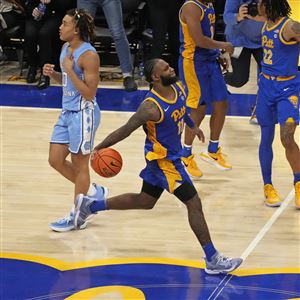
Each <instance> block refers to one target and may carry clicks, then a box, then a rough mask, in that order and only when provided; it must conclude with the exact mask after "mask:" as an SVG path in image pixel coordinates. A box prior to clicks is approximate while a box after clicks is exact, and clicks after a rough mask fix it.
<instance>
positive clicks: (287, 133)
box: [280, 123, 296, 145]
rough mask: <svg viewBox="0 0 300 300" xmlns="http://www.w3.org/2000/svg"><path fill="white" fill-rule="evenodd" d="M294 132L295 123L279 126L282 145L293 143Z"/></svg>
mask: <svg viewBox="0 0 300 300" xmlns="http://www.w3.org/2000/svg"><path fill="white" fill-rule="evenodd" d="M295 130H296V124H295V123H285V124H284V125H282V126H280V139H281V142H282V144H283V145H288V144H291V143H293V142H294V135H295Z"/></svg>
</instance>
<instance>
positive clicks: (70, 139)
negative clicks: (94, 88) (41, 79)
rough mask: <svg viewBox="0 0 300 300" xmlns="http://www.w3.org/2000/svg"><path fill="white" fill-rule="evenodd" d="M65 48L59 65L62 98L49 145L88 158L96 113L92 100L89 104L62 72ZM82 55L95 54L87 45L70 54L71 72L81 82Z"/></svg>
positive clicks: (97, 108) (94, 130) (67, 45)
mask: <svg viewBox="0 0 300 300" xmlns="http://www.w3.org/2000/svg"><path fill="white" fill-rule="evenodd" d="M68 47H69V44H68V43H67V44H66V45H65V46H64V48H63V49H62V52H61V55H60V64H61V69H62V81H63V82H62V83H63V98H62V108H63V109H62V112H61V114H60V116H59V119H58V121H57V123H56V124H55V126H54V129H53V133H52V137H51V143H53V144H66V145H68V146H69V151H70V152H71V153H74V154H77V153H82V154H84V155H86V154H88V155H89V154H90V153H91V151H92V150H93V144H94V138H95V133H96V130H97V128H98V126H99V123H100V109H99V106H98V104H97V101H96V97H95V98H94V99H93V100H92V101H88V100H86V99H84V98H83V97H82V96H81V95H80V93H79V91H78V90H77V89H76V88H75V86H74V84H73V82H72V81H71V80H70V78H68V75H67V73H66V72H64V69H63V66H62V62H63V60H64V58H65V57H66V55H67V53H68ZM86 51H96V50H95V49H94V48H93V47H92V46H91V45H90V44H89V43H82V44H81V46H80V47H79V48H78V49H76V50H74V51H73V57H74V61H75V64H74V71H75V73H76V74H77V76H78V78H80V79H81V80H84V73H83V70H82V69H80V68H79V66H78V59H79V57H80V55H82V54H83V53H84V52H86Z"/></svg>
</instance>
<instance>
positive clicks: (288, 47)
mask: <svg viewBox="0 0 300 300" xmlns="http://www.w3.org/2000/svg"><path fill="white" fill-rule="evenodd" d="M289 20H290V19H289V18H282V19H281V20H280V21H279V22H278V23H277V24H276V25H274V26H273V27H270V28H269V27H268V25H267V23H265V24H264V26H263V28H262V46H263V51H264V57H263V60H262V63H261V65H262V73H264V74H266V75H270V76H292V75H296V74H297V72H298V58H299V43H298V42H297V41H289V42H288V41H286V40H285V39H284V37H283V35H282V32H283V29H284V27H285V26H286V24H287V23H288V22H289Z"/></svg>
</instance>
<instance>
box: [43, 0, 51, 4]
mask: <svg viewBox="0 0 300 300" xmlns="http://www.w3.org/2000/svg"><path fill="white" fill-rule="evenodd" d="M50 2H51V0H41V3H43V4H49V3H50Z"/></svg>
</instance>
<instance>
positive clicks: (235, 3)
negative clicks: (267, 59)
mask: <svg viewBox="0 0 300 300" xmlns="http://www.w3.org/2000/svg"><path fill="white" fill-rule="evenodd" d="M250 2H253V5H251V4H250V6H251V8H250V9H251V10H252V11H249V3H250ZM257 2H258V1H257ZM257 2H256V1H255V0H254V1H249V0H227V1H226V4H225V10H224V16H223V17H224V22H225V24H226V29H225V35H226V40H227V41H228V42H230V43H232V44H233V46H234V47H242V51H241V53H240V55H239V56H238V57H236V58H234V57H232V58H231V63H232V72H228V73H226V74H225V81H226V83H227V84H229V85H231V86H234V87H242V86H243V85H245V84H246V83H247V82H248V80H249V73H250V62H251V56H252V55H253V57H254V59H255V60H256V62H257V65H258V68H259V71H260V70H261V66H260V62H261V60H262V57H263V52H262V46H261V30H262V26H263V22H256V21H255V20H253V17H254V15H257V8H256V10H255V4H256V3H257ZM250 14H251V15H253V16H250ZM257 18H258V17H257ZM254 118H255V115H254V114H252V117H251V120H252V119H254ZM251 120H250V121H251Z"/></svg>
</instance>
